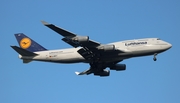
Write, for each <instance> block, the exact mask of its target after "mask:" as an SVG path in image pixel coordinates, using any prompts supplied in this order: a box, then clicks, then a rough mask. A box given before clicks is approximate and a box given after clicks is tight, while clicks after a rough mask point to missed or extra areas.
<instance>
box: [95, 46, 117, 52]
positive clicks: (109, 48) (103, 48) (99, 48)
mask: <svg viewBox="0 0 180 103" xmlns="http://www.w3.org/2000/svg"><path fill="white" fill-rule="evenodd" d="M97 48H98V50H102V51H105V52H109V51H114V50H115V45H101V46H99V47H97Z"/></svg>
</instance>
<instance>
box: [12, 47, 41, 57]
mask: <svg viewBox="0 0 180 103" xmlns="http://www.w3.org/2000/svg"><path fill="white" fill-rule="evenodd" d="M11 47H12V48H13V49H14V50H15V51H16V52H18V53H19V54H20V55H22V56H36V55H38V54H36V53H33V52H30V51H27V50H25V49H22V48H20V47H17V46H11Z"/></svg>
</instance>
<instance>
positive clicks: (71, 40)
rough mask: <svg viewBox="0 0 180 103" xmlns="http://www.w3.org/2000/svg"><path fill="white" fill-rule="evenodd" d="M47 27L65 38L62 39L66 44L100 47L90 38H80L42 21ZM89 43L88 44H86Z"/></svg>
mask: <svg viewBox="0 0 180 103" xmlns="http://www.w3.org/2000/svg"><path fill="white" fill-rule="evenodd" d="M41 22H42V23H43V24H44V25H45V26H47V27H48V28H50V29H52V30H53V31H55V32H57V33H58V34H60V35H62V36H63V37H64V38H63V39H62V40H63V41H64V42H66V43H68V44H69V45H71V46H73V47H78V46H81V47H96V46H99V45H100V43H98V42H95V41H93V40H90V39H89V37H88V36H78V35H76V34H74V33H71V32H69V31H66V30H64V29H62V28H59V27H57V26H55V25H53V24H49V23H47V22H45V21H41ZM86 41H88V42H86Z"/></svg>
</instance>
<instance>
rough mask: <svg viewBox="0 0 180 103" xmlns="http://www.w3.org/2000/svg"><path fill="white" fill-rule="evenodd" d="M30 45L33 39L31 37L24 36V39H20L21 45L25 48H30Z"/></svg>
mask: <svg viewBox="0 0 180 103" xmlns="http://www.w3.org/2000/svg"><path fill="white" fill-rule="evenodd" d="M30 45H31V40H30V39H29V38H23V39H22V40H21V41H20V46H21V48H23V49H27V48H29V46H30Z"/></svg>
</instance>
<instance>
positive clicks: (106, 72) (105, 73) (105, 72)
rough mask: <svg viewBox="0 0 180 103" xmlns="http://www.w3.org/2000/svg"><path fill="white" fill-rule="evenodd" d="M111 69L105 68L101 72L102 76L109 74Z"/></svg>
mask: <svg viewBox="0 0 180 103" xmlns="http://www.w3.org/2000/svg"><path fill="white" fill-rule="evenodd" d="M109 74H110V71H109V70H104V71H103V72H101V73H100V76H101V77H105V76H109Z"/></svg>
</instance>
